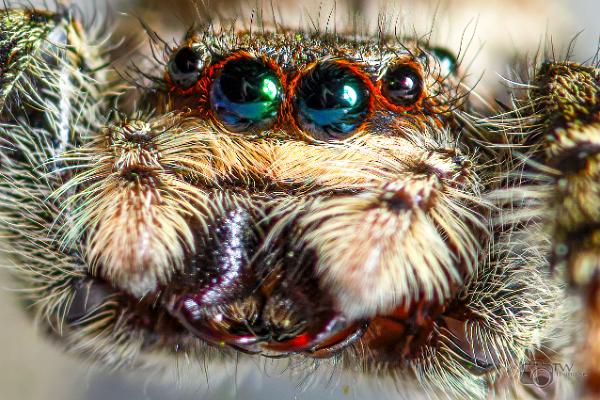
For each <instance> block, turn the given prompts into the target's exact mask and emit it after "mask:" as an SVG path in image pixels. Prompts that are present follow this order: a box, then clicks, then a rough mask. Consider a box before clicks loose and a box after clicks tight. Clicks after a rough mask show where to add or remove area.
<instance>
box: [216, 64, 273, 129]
mask: <svg viewBox="0 0 600 400" xmlns="http://www.w3.org/2000/svg"><path fill="white" fill-rule="evenodd" d="M282 99H283V89H282V86H281V81H280V79H279V77H278V75H277V73H276V72H275V71H274V70H273V69H272V68H271V67H269V66H268V65H266V64H265V63H264V62H262V61H259V60H255V59H251V58H239V59H233V60H230V61H228V62H226V63H225V65H224V66H223V67H222V68H221V70H220V71H219V73H218V75H217V77H216V78H215V80H214V81H213V84H212V87H211V90H210V103H211V108H212V110H213V112H214V113H215V116H216V117H217V118H218V119H219V121H221V123H222V124H223V125H225V126H226V127H227V128H228V129H230V130H231V131H234V132H243V131H255V130H260V129H265V128H267V127H268V126H270V125H272V123H273V122H274V121H275V119H276V118H277V113H278V112H279V107H280V105H281V102H282Z"/></svg>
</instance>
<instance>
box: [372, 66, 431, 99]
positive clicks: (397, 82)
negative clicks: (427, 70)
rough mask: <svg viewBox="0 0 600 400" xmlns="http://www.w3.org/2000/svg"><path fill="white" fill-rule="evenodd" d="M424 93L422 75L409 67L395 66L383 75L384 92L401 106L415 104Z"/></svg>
mask: <svg viewBox="0 0 600 400" xmlns="http://www.w3.org/2000/svg"><path fill="white" fill-rule="evenodd" d="M422 91H423V80H422V79H421V75H420V74H419V73H418V72H417V71H415V69H414V68H413V67H411V66H409V65H404V64H398V65H393V66H391V67H390V68H388V70H387V71H386V72H385V74H384V75H383V85H382V92H383V94H384V95H385V97H387V98H388V99H389V100H390V101H391V102H392V103H394V104H397V105H399V106H410V105H412V104H414V103H415V102H416V101H417V100H418V99H419V97H420V96H421V92H422Z"/></svg>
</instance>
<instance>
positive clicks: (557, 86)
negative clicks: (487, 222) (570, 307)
mask: <svg viewBox="0 0 600 400" xmlns="http://www.w3.org/2000/svg"><path fill="white" fill-rule="evenodd" d="M530 87H531V89H530V90H529V92H528V95H527V99H526V100H525V101H524V102H523V104H522V105H523V106H522V107H520V108H519V113H518V115H517V120H518V127H517V131H519V132H520V134H519V133H517V132H515V133H517V137H518V139H517V142H518V147H517V150H518V151H519V152H521V153H522V155H523V157H522V159H523V160H524V161H523V165H522V167H523V169H522V171H523V174H522V175H521V177H520V179H521V180H522V182H523V184H524V186H522V187H521V189H522V196H521V199H522V200H523V201H524V202H525V203H526V204H527V207H528V210H529V211H530V213H529V216H530V218H531V219H530V220H529V222H528V223H529V224H530V225H531V226H533V225H538V224H539V226H540V228H539V230H541V232H538V235H541V236H543V237H545V238H547V241H548V243H549V244H548V245H547V246H543V248H545V250H544V251H545V252H546V257H547V259H548V263H549V266H550V268H551V269H552V270H553V271H556V272H557V273H562V272H566V277H567V280H568V281H569V283H570V285H571V287H573V288H574V289H575V290H577V291H578V292H579V293H580V294H581V296H582V298H583V300H584V307H585V309H586V318H587V335H586V338H585V339H584V340H583V343H581V346H582V348H585V353H586V354H585V357H581V363H582V364H583V366H584V368H585V370H586V380H585V388H584V391H586V392H587V393H589V394H590V395H592V396H593V397H594V398H595V397H596V396H597V395H598V394H600V365H599V364H598V363H597V362H596V360H597V359H598V357H600V340H598V338H599V337H600V69H598V68H597V67H596V66H585V65H580V64H576V63H573V62H567V61H563V62H546V63H544V64H542V65H541V66H540V67H539V68H538V70H537V71H536V73H535V75H534V77H533V80H532V81H531V85H530ZM532 221H534V223H532ZM533 230H534V231H536V230H537V228H534V229H533Z"/></svg>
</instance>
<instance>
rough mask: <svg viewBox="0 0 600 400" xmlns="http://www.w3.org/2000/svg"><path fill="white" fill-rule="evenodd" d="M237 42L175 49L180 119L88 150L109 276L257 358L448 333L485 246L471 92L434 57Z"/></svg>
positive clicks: (93, 230)
mask: <svg viewBox="0 0 600 400" xmlns="http://www.w3.org/2000/svg"><path fill="white" fill-rule="evenodd" d="M228 39H229V40H232V41H233V40H235V41H236V43H237V46H238V48H231V49H230V48H229V47H231V45H228V44H225V46H224V48H222V49H220V52H217V50H215V49H214V48H211V46H214V44H213V43H211V42H209V41H206V40H204V41H202V40H199V41H197V42H196V41H194V40H195V39H193V38H192V39H190V41H189V42H188V43H186V44H185V45H184V46H183V47H181V48H179V49H176V50H175V51H174V52H173V54H172V55H171V57H170V59H169V61H168V62H167V68H166V71H165V89H164V93H163V94H162V95H161V97H160V98H159V100H158V101H159V103H160V104H159V105H158V106H157V107H158V108H159V109H161V110H163V112H162V114H163V115H161V116H160V117H158V118H153V119H148V120H137V121H125V122H123V123H122V124H120V125H114V126H112V127H110V128H107V129H106V130H105V132H104V133H103V134H101V135H100V136H99V138H98V140H96V141H93V142H91V144H90V145H89V146H87V147H84V149H83V150H78V152H79V153H80V156H81V154H83V157H84V158H88V159H89V160H90V164H91V167H90V169H89V170H85V171H82V172H81V173H80V174H78V175H76V176H75V177H73V179H72V183H68V184H67V186H68V187H72V186H73V185H77V187H78V192H79V194H78V195H77V202H79V201H82V202H83V204H86V207H85V210H84V211H82V212H81V213H80V214H79V215H76V216H75V218H74V219H75V220H76V221H77V225H78V226H81V227H85V228H84V229H82V232H81V240H84V241H85V243H87V244H86V246H87V248H88V249H89V250H90V251H89V252H88V253H87V254H86V256H87V259H88V262H89V264H90V267H91V273H92V275H93V276H95V277H97V278H99V279H102V280H104V281H105V282H107V283H108V284H109V285H111V286H112V287H114V288H115V289H118V290H121V291H123V292H124V293H126V294H127V295H129V296H132V297H134V298H148V297H150V298H152V299H154V300H153V302H154V303H155V304H158V306H157V308H158V309H159V310H160V312H166V313H167V314H168V315H169V316H170V317H171V318H173V319H174V320H175V321H176V323H179V324H180V325H181V327H183V328H185V330H187V331H189V333H191V334H192V335H195V336H197V337H199V338H201V339H203V340H205V341H207V342H209V343H212V344H217V345H218V344H226V345H229V346H231V347H234V348H236V349H241V350H244V351H247V352H261V351H263V350H274V351H280V352H306V353H309V354H312V353H317V354H319V355H321V354H322V353H323V352H325V351H327V350H328V349H330V348H335V349H336V351H339V350H340V349H341V347H340V346H339V344H340V343H343V344H344V346H347V345H350V344H352V343H353V342H354V341H356V340H358V339H360V337H361V336H362V334H363V333H365V332H367V333H368V332H369V330H368V326H369V323H370V321H371V319H372V318H374V317H380V316H385V315H387V314H388V313H394V315H399V314H401V313H406V312H407V310H414V309H416V307H421V308H422V311H420V312H422V314H423V315H422V317H423V318H433V316H432V315H430V312H431V313H433V314H434V315H435V316H436V317H437V314H439V313H440V312H441V311H442V310H444V309H445V308H446V307H447V305H448V303H449V302H450V301H451V300H452V299H453V298H454V296H456V294H457V292H458V291H459V290H460V289H461V287H462V284H463V282H464V280H465V279H466V278H468V277H469V275H470V273H471V272H472V270H473V263H474V262H475V260H476V259H477V257H478V256H477V254H478V251H479V250H478V248H479V243H476V241H475V239H474V238H475V234H476V233H475V232H476V230H477V229H478V230H479V233H478V234H485V233H484V232H485V227H482V225H483V224H481V223H480V222H479V221H478V219H479V218H480V217H479V214H478V211H480V210H482V209H483V208H482V207H480V209H478V207H479V206H478V205H476V204H474V202H472V201H470V200H468V197H469V196H476V195H477V191H478V181H477V177H476V175H475V174H474V171H473V170H472V169H471V168H469V167H468V163H467V161H466V160H467V158H466V157H465V156H464V155H463V154H462V153H461V149H460V146H455V145H454V143H455V142H456V140H457V135H456V134H457V130H458V129H459V122H458V121H457V120H456V118H455V117H454V115H453V112H452V108H453V107H458V106H459V105H458V104H457V102H456V97H457V95H458V89H457V88H456V84H455V83H454V82H453V79H454V78H448V77H444V76H441V75H440V72H439V65H440V63H439V60H438V59H436V58H435V56H433V55H431V54H429V53H428V52H427V51H426V50H425V49H421V48H419V47H418V46H414V47H413V48H412V50H409V49H402V48H391V47H390V48H385V49H383V50H382V49H381V48H379V49H378V50H377V52H374V51H372V50H369V49H370V48H372V47H373V44H372V43H371V42H370V41H365V42H360V43H356V42H351V41H346V40H342V39H339V38H338V39H337V43H336V44H335V46H334V44H333V43H331V42H327V41H325V40H323V39H322V38H317V39H308V38H304V37H302V38H297V37H296V36H295V35H294V34H292V33H280V34H265V35H254V36H250V34H240V35H236V36H235V38H228ZM306 40H312V41H313V42H312V44H311V45H310V46H308V47H306V45H304V48H303V52H302V55H301V56H300V55H298V54H297V52H298V50H297V49H298V48H299V46H300V44H301V41H302V43H304V42H305V41H306ZM209 54H210V56H208V55H209ZM202 55H204V58H203V56H202ZM457 160H460V161H457ZM91 176H93V178H90V177H91ZM92 188H93V189H92ZM115 199H120V200H118V204H115V203H114V201H115ZM169 202H172V205H168V206H167V204H169ZM87 205H89V207H88V206H87ZM163 206H164V209H163ZM92 210H93V211H92ZM465 210H469V211H465ZM424 231H426V232H429V234H428V235H426V236H423V235H420V234H416V232H424ZM430 309H431V310H434V309H435V310H436V311H435V312H434V311H430ZM148 312H149V313H156V312H158V311H156V310H149V311H148ZM397 318H398V319H400V320H402V317H397ZM158 333H159V334H160V333H161V332H158ZM375 336H377V335H375Z"/></svg>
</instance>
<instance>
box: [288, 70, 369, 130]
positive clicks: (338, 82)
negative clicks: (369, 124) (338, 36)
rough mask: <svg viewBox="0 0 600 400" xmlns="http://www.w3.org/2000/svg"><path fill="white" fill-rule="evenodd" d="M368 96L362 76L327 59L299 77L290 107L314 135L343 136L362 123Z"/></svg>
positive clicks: (300, 123)
mask: <svg viewBox="0 0 600 400" xmlns="http://www.w3.org/2000/svg"><path fill="white" fill-rule="evenodd" d="M370 100H371V92H370V90H369V87H368V86H367V85H366V83H365V82H364V80H363V79H362V78H361V77H360V76H358V75H357V74H356V73H355V72H354V71H352V69H351V68H349V67H348V66H345V65H343V64H340V63H337V62H333V61H331V62H325V63H322V64H319V65H317V66H315V67H314V68H313V69H311V70H310V71H308V72H307V73H306V74H304V75H303V76H301V77H300V80H299V82H298V84H297V86H296V91H295V93H294V108H295V114H296V119H297V121H298V124H299V126H300V127H301V128H302V129H304V130H306V131H308V132H310V133H311V134H312V135H313V136H314V137H315V138H316V139H319V140H328V139H344V138H346V137H348V136H349V135H350V134H352V133H353V132H354V131H355V130H356V129H357V128H358V127H359V126H360V125H362V124H363V122H364V120H365V119H366V118H367V116H368V114H369V104H370Z"/></svg>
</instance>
